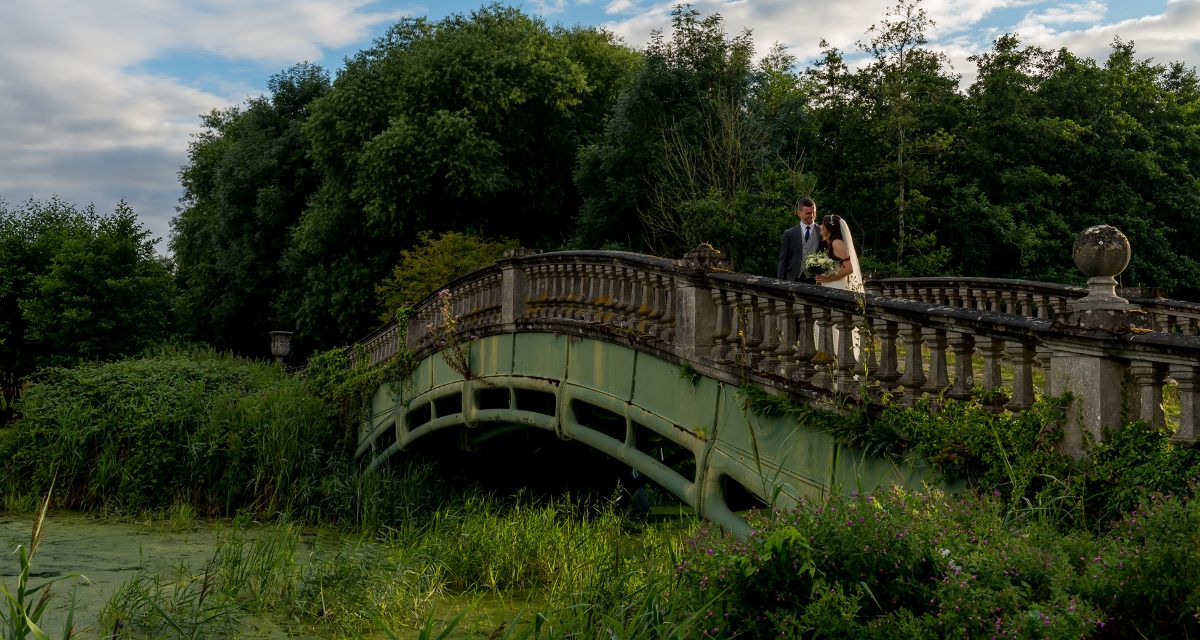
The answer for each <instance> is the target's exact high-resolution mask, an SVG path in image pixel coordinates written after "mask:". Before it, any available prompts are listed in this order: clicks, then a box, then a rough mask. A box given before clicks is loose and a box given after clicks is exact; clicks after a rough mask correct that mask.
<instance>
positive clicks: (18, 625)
mask: <svg viewBox="0 0 1200 640" xmlns="http://www.w3.org/2000/svg"><path fill="white" fill-rule="evenodd" d="M53 488H54V482H53V480H52V481H51V483H50V489H51V490H50V491H49V492H47V493H46V495H45V497H43V498H42V501H41V504H40V506H39V508H38V510H37V513H36V515H35V516H34V519H33V531H32V533H31V534H30V536H29V546H28V547H26V546H24V545H17V548H16V550H15V553H16V555H17V562H18V563H19V565H20V570H19V571H18V573H17V584H16V587H15V588H13V589H10V588H9V586H8V581H7V580H5V581H3V582H0V593H3V594H4V600H5V604H6V606H5V607H3V608H0V626H2V627H3V629H4V637H5V638H6V640H18V639H21V638H28V637H29V636H30V635H32V636H33V637H34V638H37V639H39V640H48V638H49V637H50V636H49V635H47V634H46V632H45V631H42V629H41V627H39V626H38V622H39V621H41V619H42V614H43V613H45V611H46V607H47V606H49V604H50V601H51V598H52V597H53V591H52V586H53V585H54V583H55V582H56V580H47V581H46V582H43V583H41V584H39V585H37V586H33V585H32V583H31V582H30V577H31V571H32V569H33V557H34V555H35V554H36V553H37V550H38V546H39V545H41V543H42V536H43V535H44V534H45V524H46V512H47V510H49V508H50V496H51V494H52V493H53ZM67 577H73V574H72V575H69V576H67ZM74 614H75V599H74V595H73V594H72V598H71V604H70V605H68V609H67V617H66V620H65V622H64V623H63V631H62V636H61V637H62V638H63V639H64V640H67V639H69V638H73V637H75V623H74Z"/></svg>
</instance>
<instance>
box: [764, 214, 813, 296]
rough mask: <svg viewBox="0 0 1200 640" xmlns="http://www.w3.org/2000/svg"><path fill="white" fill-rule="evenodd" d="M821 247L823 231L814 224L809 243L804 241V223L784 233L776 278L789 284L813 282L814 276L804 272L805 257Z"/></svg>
mask: <svg viewBox="0 0 1200 640" xmlns="http://www.w3.org/2000/svg"><path fill="white" fill-rule="evenodd" d="M820 247H821V231H820V228H819V225H818V223H816V222H813V225H812V231H811V232H809V235H808V242H805V241H804V223H800V224H797V225H796V226H794V227H792V228H790V229H788V230H787V231H784V232H783V246H781V247H780V248H779V265H778V266H777V267H776V268H775V277H776V278H779V279H780V280H787V281H789V282H792V281H796V280H801V281H803V282H812V281H813V279H812V277H813V274H811V273H807V272H806V271H804V257H805V256H807V255H808V254H810V253H812V252H814V251H816V250H817V249H819V248H820Z"/></svg>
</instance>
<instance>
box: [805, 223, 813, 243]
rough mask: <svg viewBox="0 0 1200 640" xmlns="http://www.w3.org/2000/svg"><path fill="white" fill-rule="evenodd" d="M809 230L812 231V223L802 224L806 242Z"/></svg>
mask: <svg viewBox="0 0 1200 640" xmlns="http://www.w3.org/2000/svg"><path fill="white" fill-rule="evenodd" d="M809 231H812V225H811V224H806V225H804V241H805V242H808V232H809Z"/></svg>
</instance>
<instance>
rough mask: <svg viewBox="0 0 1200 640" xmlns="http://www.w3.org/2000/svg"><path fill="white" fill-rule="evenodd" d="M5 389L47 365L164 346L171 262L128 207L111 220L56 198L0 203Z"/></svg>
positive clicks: (1, 374) (0, 361)
mask: <svg viewBox="0 0 1200 640" xmlns="http://www.w3.org/2000/svg"><path fill="white" fill-rule="evenodd" d="M0 264H3V265H4V268H3V269H0V382H2V383H3V387H4V388H5V391H6V392H8V393H11V391H12V390H13V388H14V387H15V386H16V383H17V381H18V380H19V379H20V378H21V377H23V376H26V375H28V374H29V373H31V372H32V371H33V370H34V369H36V368H37V367H40V366H49V365H66V364H72V363H75V362H79V361H84V360H105V359H109V358H113V357H116V356H122V355H129V354H133V353H136V352H137V351H139V350H140V349H143V348H144V347H146V346H148V345H150V344H152V343H154V342H156V341H159V340H162V339H165V338H166V337H168V332H169V330H170V328H171V327H170V323H169V321H170V318H171V311H170V310H171V304H172V301H173V299H174V295H175V291H174V288H173V282H172V279H171V271H170V267H169V264H168V263H167V261H166V260H165V259H163V258H161V257H160V256H158V255H157V254H156V253H155V252H154V240H153V239H151V238H150V232H149V231H146V230H145V229H143V228H142V227H141V225H140V223H138V221H137V215H136V214H135V213H134V212H133V210H132V209H130V208H129V206H128V205H126V204H125V203H123V202H122V203H120V204H118V205H117V207H116V210H115V211H114V212H113V213H112V214H109V215H101V214H98V213H96V211H95V209H94V207H91V206H89V207H87V208H80V207H77V206H75V205H72V204H69V203H66V202H64V201H62V200H60V199H58V198H52V199H50V200H45V201H40V200H29V201H28V202H26V203H24V204H23V205H21V206H18V207H15V208H12V209H10V208H8V207H7V206H6V205H5V204H4V203H3V202H2V201H0Z"/></svg>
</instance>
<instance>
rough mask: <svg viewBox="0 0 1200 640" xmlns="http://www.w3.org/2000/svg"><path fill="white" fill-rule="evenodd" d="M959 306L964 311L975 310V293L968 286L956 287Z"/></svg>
mask: <svg viewBox="0 0 1200 640" xmlns="http://www.w3.org/2000/svg"><path fill="white" fill-rule="evenodd" d="M958 299H959V306H960V307H962V308H964V309H974V308H975V292H974V291H973V290H972V289H971V287H970V286H968V285H965V284H964V285H960V286H959V287H958Z"/></svg>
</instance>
